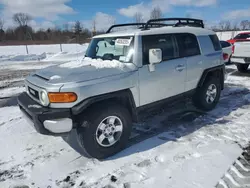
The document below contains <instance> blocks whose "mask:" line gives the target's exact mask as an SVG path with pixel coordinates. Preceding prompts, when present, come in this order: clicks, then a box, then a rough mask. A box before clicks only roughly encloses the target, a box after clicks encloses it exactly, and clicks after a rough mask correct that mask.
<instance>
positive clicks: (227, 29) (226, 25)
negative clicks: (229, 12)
mask: <svg viewBox="0 0 250 188" xmlns="http://www.w3.org/2000/svg"><path fill="white" fill-rule="evenodd" d="M225 30H226V31H229V30H232V27H231V22H230V21H225Z"/></svg>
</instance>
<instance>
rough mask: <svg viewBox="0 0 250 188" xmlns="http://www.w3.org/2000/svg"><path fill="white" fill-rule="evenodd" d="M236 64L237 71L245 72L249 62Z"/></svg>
mask: <svg viewBox="0 0 250 188" xmlns="http://www.w3.org/2000/svg"><path fill="white" fill-rule="evenodd" d="M236 66H237V69H238V71H239V72H246V71H247V69H248V67H249V64H237V65H236Z"/></svg>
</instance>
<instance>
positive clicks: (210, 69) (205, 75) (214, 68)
mask: <svg viewBox="0 0 250 188" xmlns="http://www.w3.org/2000/svg"><path fill="white" fill-rule="evenodd" d="M214 71H220V72H221V75H220V81H221V88H222V90H223V89H224V81H225V72H226V71H225V65H224V64H223V65H219V66H216V67H212V68H208V69H205V70H204V71H203V73H202V76H201V78H200V81H199V83H198V87H201V86H202V85H203V84H204V82H205V80H206V78H207V75H208V74H209V73H211V72H214Z"/></svg>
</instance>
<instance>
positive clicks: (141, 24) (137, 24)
mask: <svg viewBox="0 0 250 188" xmlns="http://www.w3.org/2000/svg"><path fill="white" fill-rule="evenodd" d="M145 25H146V23H128V24H117V25H112V26H111V27H110V28H109V29H108V30H107V32H106V33H110V31H111V30H112V29H113V28H116V27H125V26H143V27H144V26H145Z"/></svg>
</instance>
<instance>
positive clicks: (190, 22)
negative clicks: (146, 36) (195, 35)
mask: <svg viewBox="0 0 250 188" xmlns="http://www.w3.org/2000/svg"><path fill="white" fill-rule="evenodd" d="M166 21H177V23H174V24H166V25H169V26H174V27H180V26H185V25H187V26H192V27H202V28H204V23H203V20H199V19H193V18H159V19H152V20H148V21H147V23H146V25H145V26H144V29H145V30H146V29H149V26H150V25H151V24H152V23H154V22H166Z"/></svg>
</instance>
